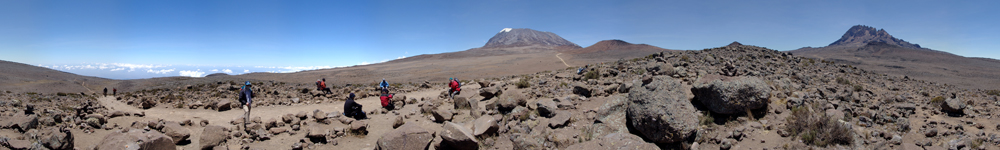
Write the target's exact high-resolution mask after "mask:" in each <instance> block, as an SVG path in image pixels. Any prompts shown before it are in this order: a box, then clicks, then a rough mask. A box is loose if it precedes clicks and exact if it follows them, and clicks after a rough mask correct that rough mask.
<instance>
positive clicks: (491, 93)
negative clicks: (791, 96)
mask: <svg viewBox="0 0 1000 150" xmlns="http://www.w3.org/2000/svg"><path fill="white" fill-rule="evenodd" d="M497 91H500V90H497V89H496V88H482V89H479V96H483V99H491V98H493V97H495V96H497V95H498V94H497Z"/></svg>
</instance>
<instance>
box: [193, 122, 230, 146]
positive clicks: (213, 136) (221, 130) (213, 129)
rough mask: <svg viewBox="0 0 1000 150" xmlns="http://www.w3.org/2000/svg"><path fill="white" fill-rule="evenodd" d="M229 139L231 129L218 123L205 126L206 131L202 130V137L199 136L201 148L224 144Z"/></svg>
mask: <svg viewBox="0 0 1000 150" xmlns="http://www.w3.org/2000/svg"><path fill="white" fill-rule="evenodd" d="M227 139H229V129H228V128H226V127H222V126H218V125H209V126H205V129H204V131H202V132H201V137H199V139H198V142H199V143H200V145H199V147H201V149H212V148H214V147H217V146H225V145H222V144H223V142H226V140H227Z"/></svg>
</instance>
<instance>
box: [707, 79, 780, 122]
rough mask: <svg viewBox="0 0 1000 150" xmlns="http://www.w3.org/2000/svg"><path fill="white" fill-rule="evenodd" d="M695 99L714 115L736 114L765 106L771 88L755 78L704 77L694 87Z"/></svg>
mask: <svg viewBox="0 0 1000 150" xmlns="http://www.w3.org/2000/svg"><path fill="white" fill-rule="evenodd" d="M693 91H694V94H695V98H696V99H698V101H700V102H701V103H702V104H704V105H705V107H708V109H709V110H711V111H712V112H715V113H720V114H738V113H746V112H747V110H751V109H758V108H762V107H764V106H767V103H768V98H770V97H771V95H770V93H771V87H770V86H768V85H767V83H765V82H764V80H761V79H760V78H757V77H724V76H719V75H710V76H705V77H703V78H701V79H698V81H697V84H695V87H694V90H693Z"/></svg>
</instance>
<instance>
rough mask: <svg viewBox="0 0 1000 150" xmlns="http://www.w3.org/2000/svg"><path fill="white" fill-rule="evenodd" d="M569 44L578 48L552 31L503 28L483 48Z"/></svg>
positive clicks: (577, 46)
mask: <svg viewBox="0 0 1000 150" xmlns="http://www.w3.org/2000/svg"><path fill="white" fill-rule="evenodd" d="M531 45H539V46H570V47H576V48H579V47H580V46H579V45H576V44H574V43H573V42H569V41H567V40H566V39H563V38H562V37H559V35H556V34H555V33H552V32H543V31H537V30H532V29H527V28H517V29H514V28H504V29H503V30H500V33H497V34H496V35H494V36H493V37H492V38H490V40H489V41H488V42H486V45H484V46H483V48H502V47H520V46H531Z"/></svg>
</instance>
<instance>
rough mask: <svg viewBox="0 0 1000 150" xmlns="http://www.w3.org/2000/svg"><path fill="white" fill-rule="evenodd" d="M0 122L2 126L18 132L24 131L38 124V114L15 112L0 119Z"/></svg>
mask: <svg viewBox="0 0 1000 150" xmlns="http://www.w3.org/2000/svg"><path fill="white" fill-rule="evenodd" d="M0 122H2V123H0V127H2V128H13V129H17V130H18V131H20V132H26V131H28V130H30V129H34V128H35V127H37V126H38V115H35V114H32V115H22V114H17V115H15V116H13V117H10V118H5V119H3V120H0Z"/></svg>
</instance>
